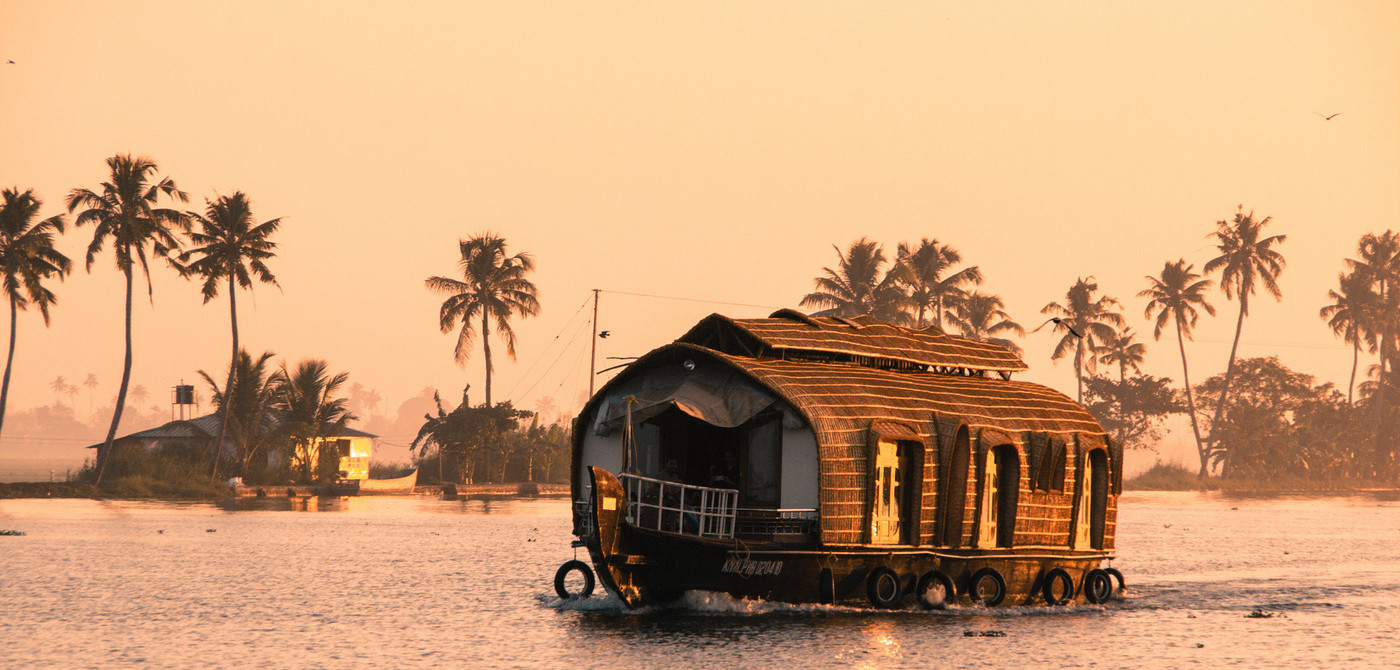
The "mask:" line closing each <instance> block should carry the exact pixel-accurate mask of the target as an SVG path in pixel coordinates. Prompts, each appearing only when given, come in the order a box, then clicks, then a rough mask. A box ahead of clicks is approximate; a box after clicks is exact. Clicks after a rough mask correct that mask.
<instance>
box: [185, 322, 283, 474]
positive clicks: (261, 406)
mask: <svg viewBox="0 0 1400 670" xmlns="http://www.w3.org/2000/svg"><path fill="white" fill-rule="evenodd" d="M272 355H273V354H272V353H271V352H265V353H263V354H262V355H261V356H259V357H258V358H257V360H253V358H252V356H250V355H249V354H248V351H247V350H246V349H244V350H241V351H239V352H238V360H237V363H236V364H235V365H234V374H232V375H229V376H228V379H230V380H231V381H230V382H229V383H227V384H226V385H225V386H224V387H223V388H219V385H218V382H216V381H214V379H213V377H210V376H209V374H208V373H206V372H205V371H203V370H200V371H199V376H200V377H203V378H204V383H205V384H207V385H208V386H209V391H210V393H211V394H212V395H213V402H214V406H215V407H216V408H217V411H218V413H219V416H220V417H223V420H222V423H223V424H224V428H223V433H224V436H221V437H220V438H218V439H216V440H215V442H214V459H215V460H217V459H218V458H219V454H220V452H221V451H222V450H223V444H224V442H223V437H228V438H229V439H230V440H232V442H233V444H234V452H235V458H237V459H238V463H239V467H238V470H237V472H238V473H239V474H241V475H242V476H244V477H247V476H248V471H249V466H250V464H251V463H252V461H253V458H254V457H255V456H257V454H258V453H261V452H264V451H265V450H266V449H268V448H269V447H270V446H271V445H272V444H273V442H274V440H275V436H276V431H275V429H276V422H275V421H274V410H275V408H276V407H277V401H278V397H279V396H278V392H279V390H280V388H281V386H280V385H281V383H282V379H281V376H280V375H279V374H278V372H279V371H277V370H274V369H273V368H272V367H271V366H270V365H269V364H268V362H269V361H270V360H271V359H272Z"/></svg>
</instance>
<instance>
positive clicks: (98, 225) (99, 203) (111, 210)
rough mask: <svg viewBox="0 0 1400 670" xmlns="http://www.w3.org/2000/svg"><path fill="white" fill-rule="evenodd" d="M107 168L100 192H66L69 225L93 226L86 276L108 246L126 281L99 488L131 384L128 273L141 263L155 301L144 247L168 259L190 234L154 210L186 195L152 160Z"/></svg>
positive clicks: (179, 217) (181, 220)
mask: <svg viewBox="0 0 1400 670" xmlns="http://www.w3.org/2000/svg"><path fill="white" fill-rule="evenodd" d="M107 168H108V170H109V171H110V176H109V178H108V179H109V180H108V181H106V182H103V183H102V187H101V189H100V191H93V190H90V189H86V188H75V189H73V190H72V191H70V192H69V193H68V199H67V203H68V211H69V213H73V212H77V211H78V210H82V212H80V213H79V214H78V216H77V218H76V219H74V220H73V225H74V226H76V227H79V228H81V227H82V226H84V225H87V224H92V225H93V226H94V228H95V229H94V231H93V236H92V243H91V244H89V245H88V249H87V270H88V272H92V263H93V261H94V260H95V259H96V257H97V254H98V252H100V251H102V248H103V247H104V246H106V244H107V242H108V241H110V242H111V243H112V252H113V255H114V256H115V257H116V263H117V269H118V270H120V271H121V273H122V276H124V277H125V278H126V324H125V325H126V330H125V334H126V356H125V358H124V359H123V363H122V381H121V385H120V386H119V387H118V388H117V406H116V410H115V411H113V412H112V425H111V426H110V427H109V428H108V429H107V439H106V441H105V442H104V443H103V445H102V446H101V447H99V448H98V450H97V479H96V484H98V485H101V483H102V473H103V471H104V470H105V469H106V464H107V455H108V454H109V453H110V452H111V450H112V440H114V439H116V436H117V427H118V426H119V425H121V420H122V408H123V407H125V406H126V391H127V386H128V384H130V383H131V292H132V282H133V272H132V269H133V268H134V267H135V266H136V264H138V263H139V264H140V266H141V273H142V275H144V276H145V278H146V294H147V296H148V297H150V298H151V299H152V300H154V295H155V294H154V292H153V290H152V288H151V274H150V267H149V265H148V264H147V248H148V247H149V249H150V255H151V256H160V257H163V258H166V259H169V258H170V255H171V254H172V253H174V252H177V251H179V249H180V240H179V238H178V237H177V235H178V234H179V233H180V232H186V231H188V230H189V229H190V222H189V216H188V215H186V214H185V213H184V212H181V211H178V210H174V209H168V208H160V207H156V206H155V205H156V203H157V201H158V200H159V199H160V196H161V195H162V194H163V195H165V197H167V198H175V199H178V200H179V201H180V202H188V201H189V196H187V195H185V192H184V191H181V190H180V189H179V187H177V186H176V185H175V181H174V180H172V179H170V178H169V177H163V178H157V175H156V173H157V171H158V170H159V168H158V167H157V166H156V164H155V161H152V160H151V159H149V158H144V157H138V158H133V157H132V156H131V155H130V154H118V155H116V156H112V157H111V158H108V159H107Z"/></svg>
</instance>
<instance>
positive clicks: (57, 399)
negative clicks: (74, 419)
mask: <svg viewBox="0 0 1400 670" xmlns="http://www.w3.org/2000/svg"><path fill="white" fill-rule="evenodd" d="M49 389H50V390H52V391H53V404H54V405H55V406H61V405H62V404H63V394H65V393H67V392H68V380H67V379H66V378H64V376H63V375H59V376H57V377H54V380H53V381H51V382H49Z"/></svg>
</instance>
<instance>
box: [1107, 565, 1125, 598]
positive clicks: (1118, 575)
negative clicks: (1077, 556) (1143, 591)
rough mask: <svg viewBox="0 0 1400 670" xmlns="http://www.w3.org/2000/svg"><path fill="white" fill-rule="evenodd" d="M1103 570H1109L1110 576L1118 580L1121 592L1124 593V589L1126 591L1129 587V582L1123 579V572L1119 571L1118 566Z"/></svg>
mask: <svg viewBox="0 0 1400 670" xmlns="http://www.w3.org/2000/svg"><path fill="white" fill-rule="evenodd" d="M1103 571H1104V572H1107V573H1108V574H1109V576H1111V577H1113V578H1114V579H1116V580H1118V592H1119V593H1122V592H1123V591H1126V590H1127V589H1128V582H1127V580H1125V579H1123V573H1121V572H1119V571H1118V568H1104V569H1103Z"/></svg>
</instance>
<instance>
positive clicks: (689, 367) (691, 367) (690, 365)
mask: <svg viewBox="0 0 1400 670" xmlns="http://www.w3.org/2000/svg"><path fill="white" fill-rule="evenodd" d="M681 366H682V367H684V368H685V369H686V371H687V372H694V371H695V361H692V360H690V359H689V358H687V359H685V362H684V363H681Z"/></svg>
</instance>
